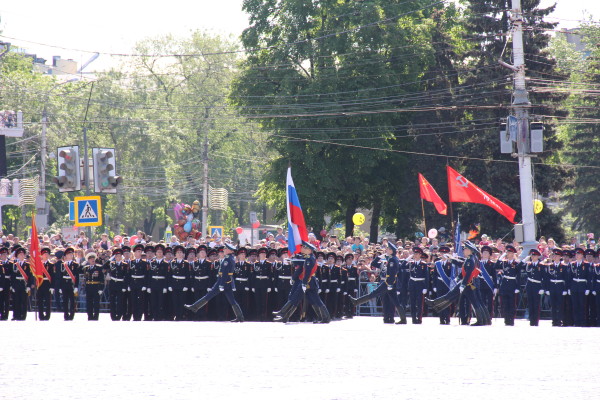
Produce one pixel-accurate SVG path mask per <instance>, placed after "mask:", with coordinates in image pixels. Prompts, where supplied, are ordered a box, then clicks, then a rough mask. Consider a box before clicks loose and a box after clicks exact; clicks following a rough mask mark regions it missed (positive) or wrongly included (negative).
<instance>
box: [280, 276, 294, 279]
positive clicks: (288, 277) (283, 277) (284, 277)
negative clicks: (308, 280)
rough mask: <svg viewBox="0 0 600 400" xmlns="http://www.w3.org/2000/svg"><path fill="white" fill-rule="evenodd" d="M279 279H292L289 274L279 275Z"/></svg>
mask: <svg viewBox="0 0 600 400" xmlns="http://www.w3.org/2000/svg"><path fill="white" fill-rule="evenodd" d="M279 279H292V277H291V276H280V277H279Z"/></svg>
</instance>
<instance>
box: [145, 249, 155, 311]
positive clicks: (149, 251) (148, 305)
mask: <svg viewBox="0 0 600 400" xmlns="http://www.w3.org/2000/svg"><path fill="white" fill-rule="evenodd" d="M144 253H145V255H146V257H145V258H144V261H146V264H147V265H148V273H147V280H146V293H144V295H143V296H142V310H143V313H144V321H152V315H151V313H150V311H151V310H152V296H151V295H150V284H151V283H152V276H151V274H150V261H152V259H153V258H154V246H151V245H146V247H145V248H144Z"/></svg>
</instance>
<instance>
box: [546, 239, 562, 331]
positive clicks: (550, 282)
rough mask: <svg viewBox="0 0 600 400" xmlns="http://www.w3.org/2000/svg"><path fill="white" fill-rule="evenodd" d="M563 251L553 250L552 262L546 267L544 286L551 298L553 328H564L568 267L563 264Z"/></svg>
mask: <svg viewBox="0 0 600 400" xmlns="http://www.w3.org/2000/svg"><path fill="white" fill-rule="evenodd" d="M562 253H563V252H562V250H560V249H558V248H554V249H552V260H551V262H550V263H549V264H547V265H546V276H545V278H544V284H545V289H546V295H549V296H550V304H551V307H552V326H562V323H563V308H564V298H565V296H566V295H567V281H568V275H567V266H566V265H565V264H563V263H562V262H561V257H562Z"/></svg>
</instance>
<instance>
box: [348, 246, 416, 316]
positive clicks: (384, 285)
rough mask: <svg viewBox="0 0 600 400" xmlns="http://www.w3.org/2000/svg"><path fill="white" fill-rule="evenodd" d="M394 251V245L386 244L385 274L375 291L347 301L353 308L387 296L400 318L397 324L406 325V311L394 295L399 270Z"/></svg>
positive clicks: (395, 248)
mask: <svg viewBox="0 0 600 400" xmlns="http://www.w3.org/2000/svg"><path fill="white" fill-rule="evenodd" d="M419 250H420V249H419ZM396 251H397V247H396V245H395V244H393V243H391V242H388V244H387V249H386V252H387V255H388V259H387V269H386V274H385V278H383V277H382V279H381V282H380V283H379V286H377V288H376V289H375V290H373V291H372V292H371V293H369V294H367V295H365V296H362V297H360V298H358V299H356V298H354V297H352V296H349V299H350V301H351V302H352V304H353V305H354V306H358V305H360V304H363V303H366V302H367V301H369V300H371V299H375V298H377V297H379V296H387V297H388V299H389V300H390V302H391V303H392V304H393V305H394V308H395V309H396V311H397V312H398V315H399V316H400V321H399V322H398V324H406V311H405V310H404V307H403V306H402V305H401V304H400V300H399V299H398V295H397V294H396V280H397V277H398V268H400V261H399V260H398V258H397V257H396Z"/></svg>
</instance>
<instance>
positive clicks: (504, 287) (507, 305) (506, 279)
mask: <svg viewBox="0 0 600 400" xmlns="http://www.w3.org/2000/svg"><path fill="white" fill-rule="evenodd" d="M505 250H506V259H505V260H503V259H502V257H500V259H499V260H498V261H497V262H496V267H495V269H496V272H497V273H498V274H499V279H500V302H501V303H502V316H503V317H504V324H505V325H507V326H513V325H514V324H515V314H516V308H517V307H516V304H517V296H518V295H519V293H520V292H521V290H520V287H521V269H520V267H519V262H518V261H517V260H516V259H515V255H516V254H517V249H515V248H514V246H511V245H507V246H506V248H505Z"/></svg>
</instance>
